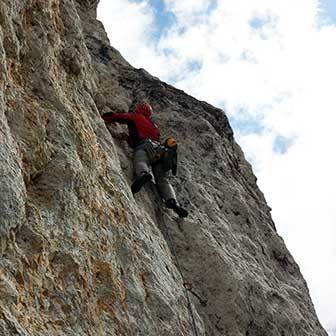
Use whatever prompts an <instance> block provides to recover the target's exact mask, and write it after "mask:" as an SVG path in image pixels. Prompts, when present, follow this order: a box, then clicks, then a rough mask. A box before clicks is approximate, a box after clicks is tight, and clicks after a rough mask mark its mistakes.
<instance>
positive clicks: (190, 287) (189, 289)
mask: <svg viewBox="0 0 336 336" xmlns="http://www.w3.org/2000/svg"><path fill="white" fill-rule="evenodd" d="M160 211H161V214H162V223H163V226H164V230H165V235H166V236H167V238H168V241H169V245H170V247H171V250H172V255H173V257H174V259H175V264H176V267H177V269H178V271H179V272H180V274H181V278H182V280H183V287H184V289H185V293H186V297H187V301H188V310H189V315H190V317H191V322H192V326H193V330H194V335H196V336H198V332H197V327H196V321H195V316H194V313H193V309H192V305H191V300H190V297H189V291H190V292H191V293H192V285H191V284H190V283H188V282H186V281H185V279H184V275H183V272H182V268H181V266H180V263H179V261H178V258H177V253H176V250H175V247H174V244H173V240H172V238H171V236H170V233H169V230H168V226H167V225H166V222H165V219H164V217H165V214H164V213H163V212H162V210H161V209H160ZM203 302H204V301H203Z"/></svg>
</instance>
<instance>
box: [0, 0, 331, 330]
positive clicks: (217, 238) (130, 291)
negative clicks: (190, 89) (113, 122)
mask: <svg viewBox="0 0 336 336" xmlns="http://www.w3.org/2000/svg"><path fill="white" fill-rule="evenodd" d="M96 6H97V1H92V0H77V1H75V0H43V1H42V0H1V2H0V58H1V62H0V88H1V89H0V125H1V126H0V158H1V159H0V188H1V193H0V205H1V208H0V237H1V255H2V256H1V259H0V335H34V336H35V335H83V336H84V335H127V336H129V335H144V336H145V335H146V336H147V335H151V336H154V335H155V336H157V335H172V336H176V335H216V336H217V335H226V336H263V335H264V336H273V335H274V336H308V335H309V336H322V335H326V332H325V331H324V330H323V328H322V327H321V325H320V323H319V322H318V319H317V317H316V314H315V311H314V307H313V304H312V302H311V300H310V297H309V293H308V289H307V285H306V283H305V281H304V279H303V277H302V275H301V274H300V270H299V267H298V266H297V264H296V263H295V261H294V260H293V258H292V257H291V255H290V253H289V252H288V250H287V249H286V247H285V244H284V242H283V240H282V239H281V238H280V237H279V236H278V235H277V233H276V229H275V226H274V224H273V222H272V219H271V215H270V208H269V207H268V206H267V204H266V202H265V199H264V197H263V194H262V193H261V192H260V190H259V189H258V187H257V185H256V178H255V177H254V175H253V173H252V170H251V167H250V165H249V164H248V162H247V161H246V160H245V158H244V155H243V153H242V151H241V149H240V147H239V146H238V145H237V144H236V143H235V141H234V138H233V133H232V130H231V128H230V125H229V122H228V120H227V118H226V116H225V114H224V112H223V111H221V110H219V109H217V108H214V107H212V106H210V105H209V104H207V103H205V102H200V101H197V100H196V99H194V98H192V97H190V96H188V95H187V94H185V93H184V92H182V91H180V90H177V89H175V88H173V87H171V86H169V85H167V84H165V83H163V82H161V81H160V80H159V79H157V78H155V77H152V76H151V75H149V74H148V73H147V72H146V71H145V70H143V69H134V68H132V67H131V66H130V65H129V64H128V63H127V62H126V61H125V60H124V59H123V58H122V57H121V55H120V54H119V53H118V51H116V50H115V49H113V48H112V47H111V46H110V45H109V41H108V39H107V36H106V34H105V32H104V29H103V27H102V24H101V23H100V22H98V21H97V20H96V19H95V16H96V13H95V11H96ZM138 100H147V101H149V102H150V103H151V104H152V106H153V108H154V111H155V114H156V116H157V120H158V122H159V124H160V125H161V129H162V130H164V133H165V134H166V135H173V136H175V137H176V138H177V139H178V142H179V166H178V176H177V178H174V179H173V180H172V181H173V184H174V187H175V189H176V191H177V194H178V198H179V200H180V202H181V203H182V204H183V205H184V206H185V207H186V208H187V209H188V210H189V211H190V216H189V217H188V218H187V219H185V220H179V219H176V216H175V215H174V214H173V213H172V212H170V210H168V209H165V208H164V207H163V206H162V204H161V201H160V200H159V198H158V196H157V193H156V192H155V186H153V185H149V186H146V187H145V188H144V189H143V190H142V191H141V192H140V193H139V194H137V195H136V197H135V198H134V197H133V196H132V194H131V192H130V188H129V184H130V183H131V180H132V164H131V152H130V150H129V149H128V148H127V145H126V144H125V143H123V142H121V141H119V140H116V139H114V138H113V137H112V136H111V132H109V130H108V129H107V128H106V126H105V124H104V123H103V122H102V120H101V118H100V114H102V113H103V112H107V111H110V110H113V111H128V110H129V109H131V108H132V107H133V106H134V104H135V102H136V101H138ZM115 130H116V131H121V130H122V126H116V127H113V132H114V131H115ZM184 283H186V285H185V286H184Z"/></svg>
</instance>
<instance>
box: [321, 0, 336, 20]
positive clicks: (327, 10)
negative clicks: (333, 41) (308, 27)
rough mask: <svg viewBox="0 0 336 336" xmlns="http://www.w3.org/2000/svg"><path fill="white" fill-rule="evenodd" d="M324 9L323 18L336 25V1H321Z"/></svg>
mask: <svg viewBox="0 0 336 336" xmlns="http://www.w3.org/2000/svg"><path fill="white" fill-rule="evenodd" d="M320 5H321V9H322V17H323V18H324V19H327V21H328V22H329V23H333V24H336V1H335V0H320Z"/></svg>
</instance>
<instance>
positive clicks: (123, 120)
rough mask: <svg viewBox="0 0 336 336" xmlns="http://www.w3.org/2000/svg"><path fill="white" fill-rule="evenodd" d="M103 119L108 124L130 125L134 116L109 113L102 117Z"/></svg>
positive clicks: (131, 114)
mask: <svg viewBox="0 0 336 336" xmlns="http://www.w3.org/2000/svg"><path fill="white" fill-rule="evenodd" d="M102 118H103V119H104V121H105V122H107V123H111V122H117V123H119V124H129V123H130V122H133V119H134V114H133V113H113V112H107V113H104V114H103V115H102Z"/></svg>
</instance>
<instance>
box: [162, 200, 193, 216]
mask: <svg viewBox="0 0 336 336" xmlns="http://www.w3.org/2000/svg"><path fill="white" fill-rule="evenodd" d="M166 207H167V208H168V209H172V210H173V211H174V212H175V213H176V214H177V215H178V216H179V217H180V218H184V217H187V216H188V211H187V210H185V209H183V208H182V207H181V206H179V205H178V204H177V203H176V200H175V199H173V198H170V199H169V200H167V201H166Z"/></svg>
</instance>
